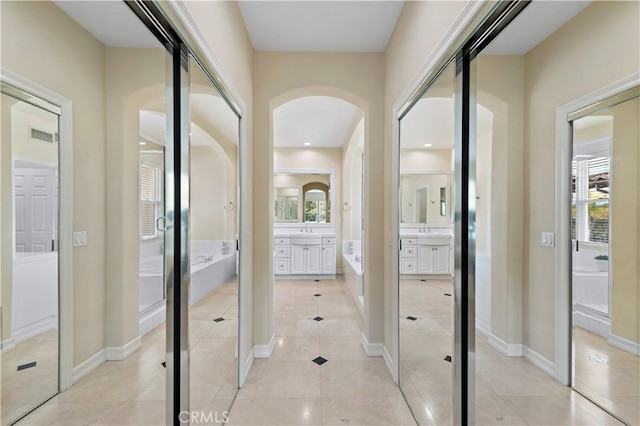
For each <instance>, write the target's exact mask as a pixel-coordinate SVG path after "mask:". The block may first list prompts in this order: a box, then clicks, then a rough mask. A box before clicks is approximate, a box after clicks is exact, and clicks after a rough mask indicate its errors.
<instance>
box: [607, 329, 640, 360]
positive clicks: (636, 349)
mask: <svg viewBox="0 0 640 426" xmlns="http://www.w3.org/2000/svg"><path fill="white" fill-rule="evenodd" d="M607 342H608V343H609V344H610V345H611V346H615V347H616V348H618V349H622V350H623V351H625V352H629V353H630V354H632V355H635V356H640V343H637V342H634V341H633V340H629V339H625V338H624V337H620V336H618V335H616V334H613V333H609V336H608V337H607Z"/></svg>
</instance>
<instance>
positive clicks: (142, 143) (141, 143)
mask: <svg viewBox="0 0 640 426" xmlns="http://www.w3.org/2000/svg"><path fill="white" fill-rule="evenodd" d="M138 143H139V144H140V145H146V144H147V143H146V142H142V141H140V142H138Z"/></svg>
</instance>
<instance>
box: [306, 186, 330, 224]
mask: <svg viewBox="0 0 640 426" xmlns="http://www.w3.org/2000/svg"><path fill="white" fill-rule="evenodd" d="M304 220H305V222H318V223H327V201H326V196H325V193H324V192H323V191H320V190H317V189H312V190H310V191H307V192H306V194H305V202H304Z"/></svg>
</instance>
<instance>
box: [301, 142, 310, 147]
mask: <svg viewBox="0 0 640 426" xmlns="http://www.w3.org/2000/svg"><path fill="white" fill-rule="evenodd" d="M303 145H304V146H309V145H311V142H305V143H303Z"/></svg>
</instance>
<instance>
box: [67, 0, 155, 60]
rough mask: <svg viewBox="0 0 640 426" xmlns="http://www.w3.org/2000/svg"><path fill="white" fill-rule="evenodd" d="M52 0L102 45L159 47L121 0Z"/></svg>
mask: <svg viewBox="0 0 640 426" xmlns="http://www.w3.org/2000/svg"><path fill="white" fill-rule="evenodd" d="M54 2H55V4H56V5H58V7H59V8H61V9H62V10H64V11H65V12H66V13H67V15H69V16H70V17H71V18H73V19H74V20H75V21H76V22H77V23H78V24H80V25H82V27H83V28H84V29H85V30H87V31H89V32H90V33H91V34H93V36H94V37H95V38H97V39H98V40H100V41H101V42H102V44H104V45H105V46H108V47H160V48H161V47H162V45H161V44H160V42H159V41H158V40H157V39H156V38H155V37H154V36H153V35H152V34H151V32H150V31H149V30H148V29H147V27H145V26H144V24H143V23H142V22H141V21H140V20H139V19H138V17H137V16H136V15H135V14H134V13H133V12H132V11H131V9H129V7H128V6H127V5H126V4H125V3H124V2H123V1H119V0H111V1H98V0H84V1H61V0H54Z"/></svg>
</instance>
